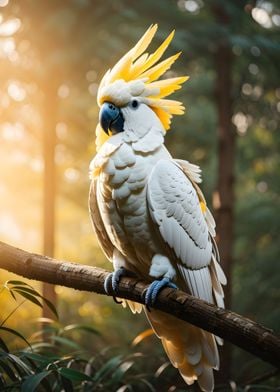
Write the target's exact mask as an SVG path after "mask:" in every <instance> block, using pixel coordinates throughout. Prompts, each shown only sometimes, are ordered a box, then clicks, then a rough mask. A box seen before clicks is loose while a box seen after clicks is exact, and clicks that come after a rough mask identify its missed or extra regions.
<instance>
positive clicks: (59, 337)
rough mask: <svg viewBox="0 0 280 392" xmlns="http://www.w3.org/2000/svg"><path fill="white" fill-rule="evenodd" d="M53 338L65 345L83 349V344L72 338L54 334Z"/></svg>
mask: <svg viewBox="0 0 280 392" xmlns="http://www.w3.org/2000/svg"><path fill="white" fill-rule="evenodd" d="M52 339H53V340H54V341H55V342H57V343H60V344H62V345H63V346H68V347H71V348H74V349H75V350H81V346H80V345H79V344H77V343H75V342H73V341H72V340H70V339H67V338H63V337H62V336H53V337H52Z"/></svg>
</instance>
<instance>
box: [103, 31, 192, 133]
mask: <svg viewBox="0 0 280 392" xmlns="http://www.w3.org/2000/svg"><path fill="white" fill-rule="evenodd" d="M157 28H158V26H157V24H155V25H151V26H150V27H149V28H148V30H147V31H146V32H145V34H144V35H143V36H142V37H141V38H140V40H139V41H138V42H137V44H136V45H135V46H134V47H133V48H132V49H131V50H130V51H129V52H128V53H126V54H125V55H124V56H123V57H122V58H121V59H120V60H119V61H118V62H117V63H116V65H115V66H114V67H113V68H112V69H111V70H108V71H107V72H106V74H105V75H104V77H103V79H102V81H101V83H100V87H99V89H98V94H97V101H98V104H99V105H102V103H103V102H105V101H110V100H111V101H112V102H114V103H115V104H118V105H126V104H127V103H128V102H129V101H130V100H131V98H132V97H142V99H143V102H145V103H147V104H148V105H149V106H150V107H151V108H152V109H153V110H154V111H155V113H156V114H157V116H158V117H159V119H160V120H161V122H162V124H163V126H164V128H165V129H166V130H168V129H169V128H170V123H171V118H172V116H173V115H175V114H177V115H181V114H183V113H184V109H185V108H184V106H183V104H182V103H181V102H179V101H174V100H169V99H164V98H165V97H167V96H168V95H170V94H172V93H173V92H174V91H176V90H179V89H180V88H181V87H182V86H181V84H183V83H184V82H186V81H187V80H188V79H189V77H188V76H181V77H175V78H169V79H161V80H158V78H159V77H160V76H162V75H163V74H164V73H165V72H166V71H167V70H168V69H169V68H170V67H171V66H172V64H173V63H174V62H175V61H176V60H177V58H178V57H179V56H180V54H181V52H179V53H177V54H175V55H173V56H171V57H169V58H167V59H165V60H163V61H160V62H159V60H160V59H161V57H162V56H163V54H164V52H165V51H166V49H167V48H168V46H169V45H170V43H171V41H172V39H173V37H174V33H175V31H174V30H173V31H172V32H171V33H170V34H169V36H168V37H167V38H166V39H165V40H164V41H163V43H162V44H161V45H160V46H159V47H158V49H157V50H156V51H155V52H154V53H152V54H148V53H144V52H145V51H146V49H147V48H148V46H149V45H150V43H151V41H152V39H153V38H154V35H155V33H156V31H157Z"/></svg>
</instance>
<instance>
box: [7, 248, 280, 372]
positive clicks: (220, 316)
mask: <svg viewBox="0 0 280 392" xmlns="http://www.w3.org/2000/svg"><path fill="white" fill-rule="evenodd" d="M0 268H2V269H5V270H7V271H10V272H14V273H16V274H18V275H21V276H23V277H25V278H29V279H35V280H40V281H43V282H47V283H51V284H57V285H61V286H66V287H71V288H74V289H77V290H85V291H92V292H95V293H98V294H106V293H105V291H104V286H103V285H104V280H105V278H106V277H107V275H108V273H109V272H108V271H105V270H103V269H100V268H96V267H90V266H87V265H82V264H75V263H70V262H66V261H60V260H55V259H52V258H50V257H46V256H42V255H38V254H34V253H29V252H26V251H24V250H21V249H18V248H15V247H13V246H10V245H7V244H5V243H3V242H0ZM147 287H148V284H147V283H145V282H143V281H140V280H139V279H135V278H122V279H121V282H120V285H119V292H118V297H120V298H125V299H130V300H132V301H136V302H139V303H143V293H144V291H145V289H147ZM154 308H156V309H159V310H162V311H164V312H167V313H169V314H172V315H173V316H175V317H177V318H180V319H182V320H185V321H188V322H189V323H191V324H193V325H196V326H197V327H200V328H203V329H205V330H207V331H209V332H212V333H214V334H215V335H218V336H220V337H222V338H224V339H226V340H228V341H230V342H231V343H233V344H235V345H237V346H239V347H241V348H243V349H244V350H247V351H248V352H250V353H252V354H254V355H256V356H257V357H259V358H261V359H263V360H264V361H267V362H269V363H270V364H272V365H274V366H275V367H277V366H279V364H280V339H279V338H278V337H277V336H276V335H275V334H274V333H273V331H271V330H269V329H267V328H265V327H263V326H261V325H259V324H257V323H255V322H254V321H252V320H249V319H247V318H245V317H242V316H240V315H238V314H236V313H233V312H231V311H229V310H225V309H221V308H217V307H216V306H214V305H213V304H209V303H207V302H205V301H202V300H200V299H197V298H194V297H192V296H190V295H188V294H186V293H184V292H182V291H179V290H173V289H169V288H166V289H164V290H162V292H161V293H160V294H159V297H158V300H157V301H156V304H155V306H154Z"/></svg>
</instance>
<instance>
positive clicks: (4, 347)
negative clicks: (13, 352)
mask: <svg viewBox="0 0 280 392" xmlns="http://www.w3.org/2000/svg"><path fill="white" fill-rule="evenodd" d="M0 347H1V348H2V350H4V351H6V352H7V353H8V352H9V349H8V346H7V345H6V343H5V342H4V340H3V339H2V338H0Z"/></svg>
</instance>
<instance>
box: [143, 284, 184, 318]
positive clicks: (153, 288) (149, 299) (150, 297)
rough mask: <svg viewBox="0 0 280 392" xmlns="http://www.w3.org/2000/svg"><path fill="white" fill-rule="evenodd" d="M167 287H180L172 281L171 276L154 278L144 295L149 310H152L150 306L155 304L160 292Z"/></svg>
mask: <svg viewBox="0 0 280 392" xmlns="http://www.w3.org/2000/svg"><path fill="white" fill-rule="evenodd" d="M165 287H170V288H172V289H178V287H177V286H176V285H175V284H174V283H172V282H171V281H170V279H169V278H163V279H161V280H154V281H153V282H152V283H151V284H150V286H149V287H148V289H147V290H145V292H144V294H143V295H144V296H145V304H146V306H147V308H148V310H150V309H149V306H152V305H154V303H155V302H156V299H157V297H158V295H159V292H160V291H161V290H162V289H163V288H165Z"/></svg>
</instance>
